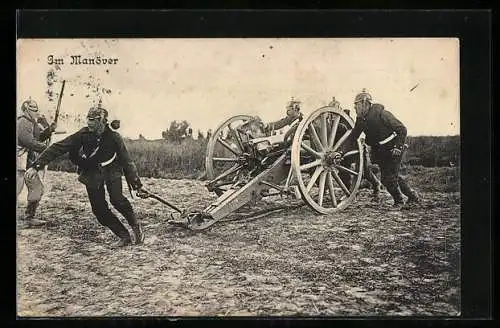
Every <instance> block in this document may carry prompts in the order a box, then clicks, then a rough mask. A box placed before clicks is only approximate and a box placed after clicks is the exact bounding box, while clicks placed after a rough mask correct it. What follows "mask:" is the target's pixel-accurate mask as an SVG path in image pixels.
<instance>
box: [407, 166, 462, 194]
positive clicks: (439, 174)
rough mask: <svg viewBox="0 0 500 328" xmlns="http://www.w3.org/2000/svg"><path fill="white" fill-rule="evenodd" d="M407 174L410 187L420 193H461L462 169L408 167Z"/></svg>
mask: <svg viewBox="0 0 500 328" xmlns="http://www.w3.org/2000/svg"><path fill="white" fill-rule="evenodd" d="M406 174H407V175H406V178H407V181H408V183H409V184H410V186H412V187H415V188H416V189H418V190H420V191H429V192H432V191H438V192H459V191H460V167H423V166H407V167H406Z"/></svg>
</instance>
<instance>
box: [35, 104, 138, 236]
mask: <svg viewBox="0 0 500 328" xmlns="http://www.w3.org/2000/svg"><path fill="white" fill-rule="evenodd" d="M107 117H108V112H107V111H106V110H105V109H104V108H100V107H93V108H91V109H90V110H89V112H88V114H87V127H84V128H82V129H80V130H79V131H77V132H76V133H74V134H72V135H70V136H68V137H66V138H65V139H63V140H61V141H59V142H56V143H54V144H52V145H51V146H49V147H48V148H47V149H46V150H45V151H44V152H43V153H42V154H40V156H39V157H38V158H37V159H36V160H35V161H34V163H33V165H32V166H31V168H30V169H29V170H28V171H27V172H26V175H27V176H35V175H37V171H38V170H40V169H41V168H43V167H44V166H45V165H47V164H48V163H50V162H51V161H52V160H54V159H56V158H58V157H60V156H61V155H63V154H66V153H69V155H70V159H71V161H72V162H73V163H75V164H76V165H78V172H79V177H78V180H79V181H80V182H82V183H83V184H84V185H85V187H86V189H87V195H88V198H89V200H90V205H91V207H92V212H93V213H94V215H95V216H96V218H97V220H98V221H99V223H101V224H102V225H104V226H106V227H108V228H109V229H110V230H111V231H112V232H113V233H114V234H115V235H116V236H118V237H119V238H120V240H119V242H118V244H117V246H126V245H130V244H131V243H132V240H131V236H130V234H129V232H128V230H127V229H126V228H125V226H124V225H123V224H122V223H121V222H120V220H119V219H118V218H117V217H116V215H115V214H113V212H111V210H110V209H109V207H108V203H107V201H106V198H105V188H104V187H105V186H106V189H107V191H108V194H109V200H110V202H111V204H112V205H113V207H114V208H115V209H116V210H118V212H120V213H121V214H122V215H123V216H124V217H125V219H126V220H127V222H128V223H129V225H130V226H131V227H132V230H133V232H134V235H135V242H136V244H140V243H142V242H143V241H144V232H143V229H142V225H141V222H140V220H139V219H138V218H137V216H136V214H135V212H134V209H133V208H132V205H131V204H130V202H129V200H128V199H127V198H126V197H125V196H124V195H123V192H122V175H123V174H124V175H125V179H126V181H127V183H128V184H129V188H132V189H133V190H136V191H137V196H139V197H143V198H145V197H147V192H146V191H144V190H142V183H141V180H140V178H139V176H138V174H137V168H136V166H135V163H134V162H133V161H132V159H131V158H130V155H129V153H128V151H127V148H126V147H125V144H124V142H123V139H122V137H121V135H120V134H119V133H118V132H115V131H112V130H111V128H110V127H109V125H108V124H107Z"/></svg>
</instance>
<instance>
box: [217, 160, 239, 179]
mask: <svg viewBox="0 0 500 328" xmlns="http://www.w3.org/2000/svg"><path fill="white" fill-rule="evenodd" d="M242 167H243V165H240V164H234V165H233V166H232V167H230V168H229V169H227V170H226V171H224V172H222V173H221V174H219V176H218V177H217V178H215V179H214V180H213V181H217V180H220V179H222V178H225V177H227V176H228V175H230V174H232V173H234V172H236V171H238V170H239V169H241V168H242Z"/></svg>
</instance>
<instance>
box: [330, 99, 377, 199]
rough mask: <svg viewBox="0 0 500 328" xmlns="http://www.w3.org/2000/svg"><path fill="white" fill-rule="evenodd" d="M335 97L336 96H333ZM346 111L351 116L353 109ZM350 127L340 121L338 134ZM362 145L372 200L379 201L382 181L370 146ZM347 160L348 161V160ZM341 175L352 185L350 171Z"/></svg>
mask: <svg viewBox="0 0 500 328" xmlns="http://www.w3.org/2000/svg"><path fill="white" fill-rule="evenodd" d="M333 99H335V98H333ZM343 111H344V113H346V114H347V116H349V117H351V111H350V110H349V109H347V108H344V109H343ZM351 118H352V117H351ZM348 129H349V128H348V127H347V126H346V125H344V124H343V123H340V124H339V132H338V133H337V135H339V134H340V135H343V134H344V133H345V132H347V130H348ZM350 140H351V142H355V140H354V139H350ZM362 145H363V178H364V179H366V180H367V181H368V182H369V183H370V185H371V187H372V201H373V202H379V201H380V189H381V183H380V181H379V180H378V179H377V177H376V175H375V173H374V172H373V170H372V168H371V166H372V161H371V158H370V152H369V149H368V146H367V145H366V143H365V142H364V140H363V142H362ZM351 147H352V148H355V147H356V146H355V145H354V143H353V144H352V145H351ZM350 158H351V161H349V160H344V162H343V164H344V165H345V166H350V164H352V160H353V159H352V157H350ZM346 161H347V162H346ZM339 176H340V178H341V179H342V181H343V182H344V183H345V184H346V185H347V186H349V185H350V175H349V173H346V172H343V171H342V172H339Z"/></svg>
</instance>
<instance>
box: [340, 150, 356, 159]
mask: <svg viewBox="0 0 500 328" xmlns="http://www.w3.org/2000/svg"><path fill="white" fill-rule="evenodd" d="M357 154H359V150H357V149H355V150H349V151H348V152H346V153H345V154H344V156H343V157H348V156H352V155H357Z"/></svg>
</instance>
